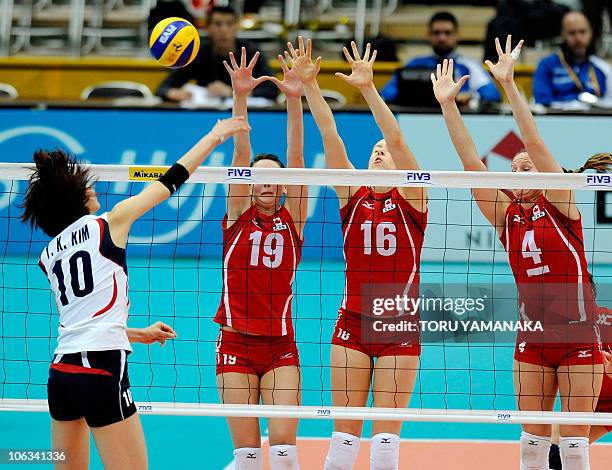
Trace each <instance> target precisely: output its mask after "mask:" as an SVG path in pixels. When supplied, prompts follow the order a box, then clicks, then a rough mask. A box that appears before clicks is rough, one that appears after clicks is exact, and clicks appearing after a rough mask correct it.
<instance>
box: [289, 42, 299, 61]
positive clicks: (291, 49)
mask: <svg viewBox="0 0 612 470" xmlns="http://www.w3.org/2000/svg"><path fill="white" fill-rule="evenodd" d="M287 49H289V53H290V54H291V57H293V59H297V58H298V55H297V52H296V51H295V48H294V47H293V44H291V42H288V43H287Z"/></svg>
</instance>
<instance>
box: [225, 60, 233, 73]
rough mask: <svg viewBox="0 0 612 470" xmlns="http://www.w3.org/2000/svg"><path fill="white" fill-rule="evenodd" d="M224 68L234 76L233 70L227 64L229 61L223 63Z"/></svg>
mask: <svg viewBox="0 0 612 470" xmlns="http://www.w3.org/2000/svg"><path fill="white" fill-rule="evenodd" d="M223 66H224V67H225V70H227V73H229V74H230V75H231V74H232V72H233V70H232V68H231V67H230V66H229V64H228V63H227V61H225V60H224V61H223Z"/></svg>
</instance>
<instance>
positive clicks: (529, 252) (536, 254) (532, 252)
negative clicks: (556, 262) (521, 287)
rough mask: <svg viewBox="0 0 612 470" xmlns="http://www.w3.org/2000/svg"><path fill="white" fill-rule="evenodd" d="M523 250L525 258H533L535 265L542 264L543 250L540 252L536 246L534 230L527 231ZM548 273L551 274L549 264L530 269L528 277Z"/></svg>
mask: <svg viewBox="0 0 612 470" xmlns="http://www.w3.org/2000/svg"><path fill="white" fill-rule="evenodd" d="M522 250H523V258H531V259H532V261H533V264H535V265H538V264H542V250H540V249H539V248H538V246H537V245H536V242H535V238H534V233H533V230H527V231H526V232H525V236H524V237H523V244H522ZM548 272H550V269H548V265H547V264H544V265H542V266H536V267H535V268H531V269H528V270H527V276H529V277H532V276H541V275H542V274H546V273H548Z"/></svg>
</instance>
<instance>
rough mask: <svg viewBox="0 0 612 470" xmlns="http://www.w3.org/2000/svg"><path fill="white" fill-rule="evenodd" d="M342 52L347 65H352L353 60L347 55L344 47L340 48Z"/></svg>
mask: <svg viewBox="0 0 612 470" xmlns="http://www.w3.org/2000/svg"><path fill="white" fill-rule="evenodd" d="M342 52H343V53H344V57H346V61H347V62H348V63H349V64H352V63H353V62H355V61H354V60H353V58H352V57H351V54H350V53H349V51H348V49H347V48H346V47H343V48H342Z"/></svg>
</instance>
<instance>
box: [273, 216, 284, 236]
mask: <svg viewBox="0 0 612 470" xmlns="http://www.w3.org/2000/svg"><path fill="white" fill-rule="evenodd" d="M272 221H273V222H274V231H275V232H278V231H279V230H287V225H285V224H284V223H283V221H282V220H281V218H280V217H274V219H273V220H272Z"/></svg>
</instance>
